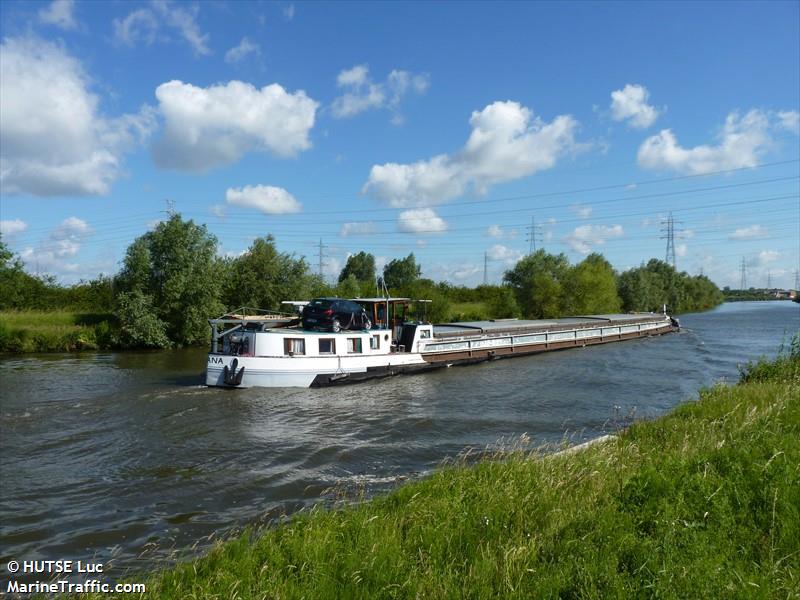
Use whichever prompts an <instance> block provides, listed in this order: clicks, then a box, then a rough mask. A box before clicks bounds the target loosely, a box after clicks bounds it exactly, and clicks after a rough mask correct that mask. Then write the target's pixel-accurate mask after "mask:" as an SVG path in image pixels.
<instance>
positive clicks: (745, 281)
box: [739, 256, 747, 290]
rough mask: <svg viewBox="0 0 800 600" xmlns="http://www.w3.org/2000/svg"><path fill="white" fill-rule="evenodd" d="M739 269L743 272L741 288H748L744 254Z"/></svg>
mask: <svg viewBox="0 0 800 600" xmlns="http://www.w3.org/2000/svg"><path fill="white" fill-rule="evenodd" d="M739 271H740V273H741V284H740V287H739V289H741V290H746V289H747V263H746V262H745V260H744V256H743V257H742V262H741V264H740V265H739Z"/></svg>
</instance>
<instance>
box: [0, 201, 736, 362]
mask: <svg viewBox="0 0 800 600" xmlns="http://www.w3.org/2000/svg"><path fill="white" fill-rule="evenodd" d="M217 250H218V243H217V239H216V237H215V236H214V235H212V234H211V233H210V232H209V231H208V230H207V229H206V227H205V225H198V224H196V223H194V222H193V221H192V220H188V221H187V220H184V219H183V218H182V217H181V216H180V215H179V214H174V215H172V216H171V217H170V218H169V219H168V220H166V221H163V222H161V223H159V224H158V225H157V226H156V227H155V228H154V229H153V230H152V231H149V232H147V233H145V234H144V235H142V236H140V237H138V238H137V239H136V240H134V242H133V243H132V244H131V245H130V246H129V247H128V249H127V251H126V253H125V258H124V260H123V264H122V268H121V269H120V271H119V273H117V274H115V275H114V276H100V277H98V278H96V279H94V280H92V281H88V282H80V283H78V284H76V285H73V286H61V285H58V283H57V282H56V281H55V279H54V278H53V277H49V276H43V277H42V276H33V275H30V274H28V273H26V272H25V270H24V265H23V263H22V261H21V260H20V259H19V258H18V257H15V256H14V255H13V253H12V252H11V251H10V250H9V249H8V247H7V246H6V245H5V244H4V243H3V242H2V240H1V239H0V310H5V311H8V310H31V309H33V310H55V309H60V310H74V311H89V312H92V313H101V314H102V313H108V314H110V315H111V317H110V321H109V323H110V324H111V325H107V326H106V329H109V327H111V330H110V331H107V332H106V334H105V335H106V341H105V342H104V344H105V345H108V346H117V347H132V348H147V347H152V348H165V347H170V346H174V345H178V346H183V345H196V344H204V343H206V342H207V340H208V336H209V328H208V319H209V318H212V317H215V316H219V315H221V314H223V313H224V312H226V311H230V310H234V309H236V308H238V307H243V306H247V307H252V308H263V309H268V310H274V311H278V310H280V309H281V301H283V300H301V299H310V298H312V297H319V296H339V297H345V298H353V297H358V296H362V297H364V296H374V295H376V294H379V293H381V292H380V290H379V289H377V288H376V275H377V274H378V270H377V269H376V265H375V257H374V256H373V255H372V254H369V253H367V252H359V253H357V254H353V255H351V256H350V257H348V259H347V263H346V264H345V266H344V268H343V269H342V271H341V273H340V274H339V277H338V281H337V283H336V284H335V285H331V284H328V283H326V282H325V281H324V280H323V279H322V278H321V277H319V276H318V275H316V274H314V273H312V272H311V270H310V268H309V264H308V263H307V262H306V260H305V259H304V258H303V257H297V256H295V255H293V254H288V253H284V252H280V251H278V249H277V248H276V244H275V239H274V238H273V237H272V236H271V235H267V236H265V237H262V238H257V239H256V240H255V241H254V242H253V243H252V245H251V246H250V248H248V250H247V251H246V252H244V253H243V254H241V255H239V256H235V257H220V256H219V255H218V254H217ZM380 275H381V276H382V278H383V280H384V282H385V285H386V287H387V288H388V290H389V292H390V293H392V294H393V295H396V296H405V297H409V298H412V299H428V300H431V302H430V303H429V304H426V305H425V307H424V311H425V314H424V317H425V318H427V319H428V320H431V321H434V322H437V321H439V322H441V321H446V320H468V319H481V318H514V317H524V318H552V317H558V316H564V315H574V314H602V313H613V312H619V311H657V310H660V308H661V306H662V304H665V303H666V304H667V306H668V308H669V309H670V310H671V311H673V312H687V311H694V310H703V309H707V308H711V307H713V306H715V305H717V304H719V303H720V302H721V301H722V294H721V292H720V291H719V289H717V287H716V286H715V285H714V284H713V283H712V282H711V281H710V280H709V279H708V278H706V277H702V276H701V277H691V276H689V275H687V274H686V273H679V272H677V271H676V270H675V269H674V268H673V267H672V266H671V265H669V264H667V263H665V262H663V261H659V260H655V259H653V260H651V261H649V262H648V263H647V264H646V265H642V266H641V267H638V268H636V269H631V270H629V271H625V272H624V273H621V274H618V273H616V272H615V271H614V269H613V268H612V266H611V264H610V263H609V262H608V261H607V260H606V259H605V258H603V256H602V255H600V254H590V255H589V256H588V257H586V258H585V259H584V260H583V261H581V262H579V263H577V264H575V265H572V264H570V262H569V259H568V258H567V257H566V255H564V254H557V255H555V254H549V253H547V252H545V251H544V250H539V251H538V252H535V253H533V254H530V255H528V256H526V257H524V258H523V259H522V260H520V261H519V262H518V263H517V264H516V265H515V266H514V267H513V268H511V269H509V270H508V271H507V272H506V273H505V275H504V277H503V284H502V285H482V286H477V287H475V288H469V287H465V286H454V285H452V284H449V283H447V282H434V281H432V280H430V279H426V278H423V277H421V269H420V266H419V264H418V263H417V261H416V258H415V257H414V254H413V253H412V254H409V255H408V256H406V257H404V258H397V259H394V260H392V261H390V262H389V263H387V264H386V265H385V266H384V268H383V270H382V271H381V273H380ZM419 310H420V311H421V310H423V309H421V308H420V309H419ZM416 316H417V317H420V318H421V317H423V314H422V313H421V312H418V313H417V315H416Z"/></svg>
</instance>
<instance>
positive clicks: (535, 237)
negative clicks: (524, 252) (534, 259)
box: [526, 215, 544, 254]
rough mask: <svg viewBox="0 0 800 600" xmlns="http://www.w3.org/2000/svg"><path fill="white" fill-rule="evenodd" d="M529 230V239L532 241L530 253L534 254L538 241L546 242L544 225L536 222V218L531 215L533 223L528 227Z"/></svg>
mask: <svg viewBox="0 0 800 600" xmlns="http://www.w3.org/2000/svg"><path fill="white" fill-rule="evenodd" d="M526 229H527V230H528V234H527V240H526V241H528V242H530V249H529V253H530V254H533V253H534V252H536V242H537V241H538V242H539V244H544V242H543V241H542V226H541V225H537V224H536V218H535V217H534V216H533V215H531V224H530V225H528V227H526Z"/></svg>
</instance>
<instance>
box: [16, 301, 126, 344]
mask: <svg viewBox="0 0 800 600" xmlns="http://www.w3.org/2000/svg"><path fill="white" fill-rule="evenodd" d="M116 345H117V335H116V325H115V322H114V317H113V315H110V314H96V313H75V312H69V311H34V310H29V311H4V312H0V352H16V353H22V352H72V351H78V350H98V349H105V348H111V347H114V346H116Z"/></svg>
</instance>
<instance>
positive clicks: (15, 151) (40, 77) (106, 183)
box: [0, 38, 155, 196]
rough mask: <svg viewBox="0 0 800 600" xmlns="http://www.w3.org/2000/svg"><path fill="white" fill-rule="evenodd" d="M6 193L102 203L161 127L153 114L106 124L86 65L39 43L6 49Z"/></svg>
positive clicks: (1, 170)
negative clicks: (127, 158) (126, 161)
mask: <svg viewBox="0 0 800 600" xmlns="http://www.w3.org/2000/svg"><path fill="white" fill-rule="evenodd" d="M0 105H1V106H2V110H0V186H2V191H3V193H5V194H11V195H18V194H30V195H36V196H68V195H74V196H98V195H105V194H107V193H108V192H109V190H110V188H111V184H112V183H113V181H114V180H116V179H117V178H119V177H120V176H121V175H122V156H123V154H124V153H125V152H126V151H128V150H130V149H131V148H132V147H133V146H134V145H135V144H136V143H138V142H141V141H143V140H144V139H146V138H147V137H148V136H149V135H150V133H151V132H152V130H153V129H154V128H155V118H154V116H153V114H152V109H149V108H148V107H144V108H143V109H142V110H141V112H140V113H138V114H135V115H123V116H121V117H117V118H107V117H103V116H101V114H100V110H99V105H100V99H99V98H98V97H97V96H96V95H95V94H93V93H92V92H91V91H90V90H89V78H88V76H87V75H86V74H85V73H84V71H83V68H82V67H81V65H80V63H79V62H78V61H77V60H76V59H74V58H73V57H72V56H70V55H69V54H67V53H66V51H64V50H63V49H62V48H61V47H59V46H57V45H55V44H52V43H50V42H46V41H44V40H38V39H33V38H25V39H20V38H7V39H5V40H4V41H3V43H2V46H0Z"/></svg>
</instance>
